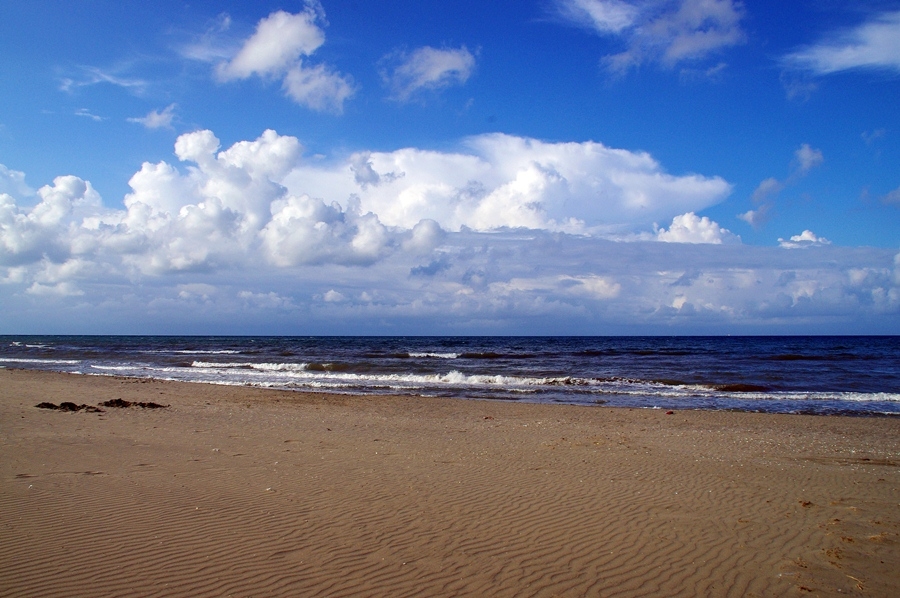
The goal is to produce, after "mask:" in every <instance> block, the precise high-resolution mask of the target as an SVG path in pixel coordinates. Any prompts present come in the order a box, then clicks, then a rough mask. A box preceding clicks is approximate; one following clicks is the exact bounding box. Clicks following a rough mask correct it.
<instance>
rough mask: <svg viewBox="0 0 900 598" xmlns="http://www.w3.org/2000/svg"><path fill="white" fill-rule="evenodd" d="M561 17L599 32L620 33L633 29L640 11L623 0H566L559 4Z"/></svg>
mask: <svg viewBox="0 0 900 598" xmlns="http://www.w3.org/2000/svg"><path fill="white" fill-rule="evenodd" d="M557 8H558V10H559V12H560V15H561V16H563V17H564V18H566V19H567V20H569V21H572V22H574V23H580V24H582V25H584V26H586V27H589V28H591V29H596V30H597V31H599V32H601V33H602V32H608V33H619V32H620V31H622V30H623V29H626V28H628V27H631V26H632V25H633V24H634V22H635V20H636V19H637V17H638V15H639V14H640V11H639V9H638V8H637V7H636V6H634V5H632V4H629V3H628V2H623V1H621V0H565V1H561V2H558V4H557Z"/></svg>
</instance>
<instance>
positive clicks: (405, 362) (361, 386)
mask: <svg viewBox="0 0 900 598" xmlns="http://www.w3.org/2000/svg"><path fill="white" fill-rule="evenodd" d="M0 367H7V368H24V369H41V370H53V371H60V372H74V373H79V374H85V375H114V376H134V377H140V378H156V379H163V380H181V381H187V382H209V383H215V384H230V385H246V386H255V387H265V388H280V389H289V390H301V391H321V392H332V393H353V394H364V395H371V394H407V395H420V396H435V397H456V398H471V399H487V400H502V401H527V402H540V403H571V404H580V405H597V406H615V407H641V408H657V409H729V410H741V411H760V412H779V413H813V414H851V415H876V414H877V415H900V337H897V336H865V337H863V336H857V337H847V336H836V337H825V336H807V337H177V336H0Z"/></svg>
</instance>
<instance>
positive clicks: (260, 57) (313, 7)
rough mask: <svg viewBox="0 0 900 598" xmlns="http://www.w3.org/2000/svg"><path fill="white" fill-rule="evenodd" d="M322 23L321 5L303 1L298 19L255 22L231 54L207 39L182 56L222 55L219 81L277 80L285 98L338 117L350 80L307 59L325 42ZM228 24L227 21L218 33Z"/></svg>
mask: <svg viewBox="0 0 900 598" xmlns="http://www.w3.org/2000/svg"><path fill="white" fill-rule="evenodd" d="M324 19H325V12H324V10H323V9H322V6H321V4H319V3H318V2H317V1H313V0H308V1H307V3H306V8H305V9H304V10H303V11H301V12H299V13H297V14H291V13H288V12H285V11H283V10H279V11H276V12H273V13H272V14H270V15H269V16H268V17H265V18H264V19H262V20H260V21H259V23H258V24H257V26H256V31H255V32H254V33H253V35H251V36H250V37H249V38H247V39H246V40H244V41H243V42H242V43H241V44H240V47H239V48H238V49H237V50H236V51H235V50H228V46H227V45H226V44H223V43H221V42H217V41H214V39H213V38H209V39H205V40H204V41H202V42H201V43H198V44H195V45H193V46H190V47H189V48H187V49H185V51H184V55H185V56H186V57H188V58H193V59H196V60H204V61H208V60H210V59H211V58H217V57H220V56H226V57H227V59H226V60H223V61H221V62H219V63H218V65H217V66H216V68H215V73H216V76H217V78H218V79H219V80H220V81H223V82H228V81H235V80H240V79H247V78H249V77H252V76H258V77H262V78H264V79H281V80H282V87H283V89H284V92H285V94H286V95H287V96H288V97H290V98H291V99H292V100H294V101H295V102H297V103H298V104H300V105H302V106H306V107H307V108H310V109H312V110H317V111H320V112H333V113H336V114H339V113H341V112H342V111H343V106H344V102H345V101H346V100H347V99H348V98H349V97H350V96H351V95H353V92H354V85H353V82H352V80H351V79H350V77H348V76H346V75H342V74H340V73H337V72H335V71H333V70H332V69H331V68H330V67H328V66H326V65H323V64H316V65H310V64H308V63H307V60H306V59H307V58H309V57H310V56H312V55H313V54H314V53H315V52H316V50H318V49H319V48H320V47H321V46H322V44H324V43H325V32H324V31H323V30H322V28H321V27H320V24H321V23H323V22H324ZM229 25H230V19H229V20H226V21H224V22H223V23H222V24H221V25H220V26H219V28H218V29H219V30H224V29H227V28H228V26H229Z"/></svg>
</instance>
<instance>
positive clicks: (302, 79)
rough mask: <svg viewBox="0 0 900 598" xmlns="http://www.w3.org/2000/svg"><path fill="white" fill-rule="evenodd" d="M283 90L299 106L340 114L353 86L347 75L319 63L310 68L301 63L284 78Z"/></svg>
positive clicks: (353, 89) (351, 93)
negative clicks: (330, 69)
mask: <svg viewBox="0 0 900 598" xmlns="http://www.w3.org/2000/svg"><path fill="white" fill-rule="evenodd" d="M284 90H285V92H286V93H287V95H288V96H289V97H290V98H291V99H293V100H294V101H295V102H297V103H298V104H300V105H301V106H306V107H307V108H311V109H313V110H318V111H320V112H333V113H336V114H340V113H341V112H342V111H343V109H344V101H346V100H347V99H348V98H349V97H350V96H352V95H353V93H354V91H355V88H354V86H353V82H352V81H351V80H350V78H349V77H346V76H344V75H341V74H340V73H334V72H332V71H329V70H328V68H327V67H325V66H323V65H321V64H320V65H316V66H314V67H311V68H308V67H305V66H303V65H298V66H296V67H294V68H292V69H291V70H290V71H288V73H287V75H286V76H285V78H284Z"/></svg>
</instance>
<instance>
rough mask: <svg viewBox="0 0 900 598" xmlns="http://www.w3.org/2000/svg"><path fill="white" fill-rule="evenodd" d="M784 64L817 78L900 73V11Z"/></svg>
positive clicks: (803, 51) (797, 52)
mask: <svg viewBox="0 0 900 598" xmlns="http://www.w3.org/2000/svg"><path fill="white" fill-rule="evenodd" d="M781 62H782V65H783V66H785V67H786V68H788V69H797V70H801V71H807V72H810V73H812V74H814V75H830V74H832V73H838V72H842V71H848V70H863V69H865V70H882V71H889V72H890V71H893V72H895V73H897V72H900V11H893V12H886V13H881V14H878V15H874V16H872V17H871V18H870V19H869V20H867V21H866V22H864V23H861V24H859V25H857V26H856V27H853V28H851V29H847V30H843V31H839V32H836V33H833V34H831V35H829V36H827V37H826V38H825V39H823V40H821V41H819V42H818V43H816V44H813V45H811V46H807V47H804V48H800V49H798V50H795V51H794V52H791V53H789V54H787V55H786V56H784V57H783V58H782V61H781Z"/></svg>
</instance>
